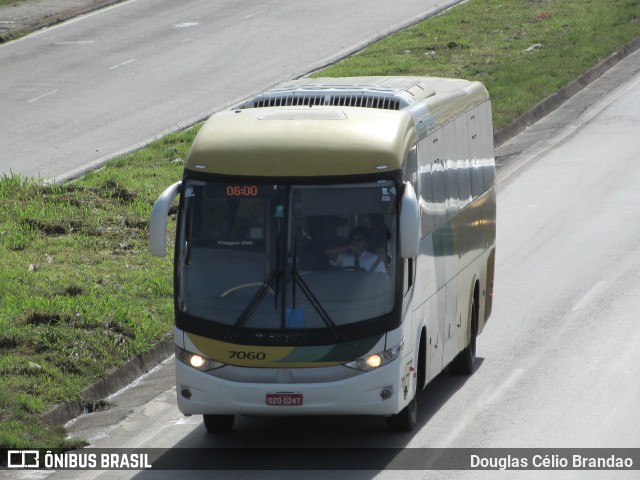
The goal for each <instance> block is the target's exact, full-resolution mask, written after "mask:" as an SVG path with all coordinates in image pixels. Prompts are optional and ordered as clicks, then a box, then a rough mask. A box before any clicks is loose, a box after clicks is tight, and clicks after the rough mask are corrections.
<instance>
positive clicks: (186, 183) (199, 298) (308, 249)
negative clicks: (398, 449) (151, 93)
mask: <svg viewBox="0 0 640 480" xmlns="http://www.w3.org/2000/svg"><path fill="white" fill-rule="evenodd" d="M178 195H179V197H180V202H179V213H178V225H177V232H176V242H175V266H174V287H175V349H176V377H177V380H176V381H177V395H178V406H179V408H180V410H181V411H182V412H183V413H184V414H185V415H203V416H204V424H205V426H206V428H207V430H208V431H210V432H219V431H225V430H228V429H230V428H231V427H232V425H233V423H234V419H235V415H243V414H246V415H270V416H277V415H342V414H344V415H380V416H386V417H387V419H388V422H387V423H388V425H389V427H390V428H391V429H393V430H405V431H407V430H411V429H412V428H413V427H414V426H415V423H416V409H417V400H416V397H417V394H418V392H419V391H420V390H421V389H423V388H424V387H425V386H426V385H427V384H428V383H429V381H431V380H432V379H433V378H434V377H435V376H436V375H438V374H439V373H440V372H441V371H442V370H443V369H445V368H446V367H449V369H450V370H455V371H459V372H466V373H471V372H472V371H473V368H474V360H475V354H476V336H477V335H478V334H479V333H480V332H481V331H482V329H483V328H484V326H485V324H486V322H487V319H488V318H489V315H490V313H491V303H492V294H493V275H494V258H495V231H496V194H495V188H494V154H493V130H492V120H491V104H490V101H489V96H488V93H487V90H486V89H485V87H484V86H483V85H482V84H481V83H478V82H469V81H465V80H457V79H442V78H422V77H419V78H417V77H411V78H406V77H403V78H400V77H368V78H317V79H303V80H297V81H293V82H289V83H286V84H285V85H283V86H281V87H278V88H275V89H273V90H270V91H268V92H266V93H264V94H262V95H259V96H257V97H255V98H252V99H250V100H249V101H247V102H245V103H243V104H242V105H240V106H238V107H237V108H234V109H232V110H229V111H224V112H221V113H216V114H214V115H213V116H212V117H211V118H210V119H209V120H208V121H207V122H206V123H205V124H204V125H203V126H202V128H201V130H200V131H199V133H198V135H197V137H196V139H195V141H194V144H193V146H192V148H191V152H190V154H189V157H188V160H187V162H186V166H185V170H184V177H183V179H182V180H181V181H180V182H178V183H176V184H174V185H172V186H170V187H169V188H167V189H166V190H165V191H164V192H163V193H162V195H161V196H160V197H159V199H158V200H157V202H156V204H155V206H154V208H153V212H152V215H151V221H150V242H151V253H152V254H153V255H158V256H163V255H165V254H166V229H167V214H168V211H169V208H170V206H171V204H172V202H173V200H174V198H175V197H176V196H178Z"/></svg>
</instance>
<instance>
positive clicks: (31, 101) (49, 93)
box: [27, 90, 58, 103]
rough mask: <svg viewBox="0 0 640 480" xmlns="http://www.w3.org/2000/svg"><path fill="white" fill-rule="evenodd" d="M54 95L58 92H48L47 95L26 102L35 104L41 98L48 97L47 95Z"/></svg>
mask: <svg viewBox="0 0 640 480" xmlns="http://www.w3.org/2000/svg"><path fill="white" fill-rule="evenodd" d="M54 93H58V90H51V91H50V92H47V93H45V94H43V95H40V96H39V97H35V98H32V99H30V100H27V103H33V102H36V101H38V100H40V99H41V98H44V97H48V96H49V95H53V94H54Z"/></svg>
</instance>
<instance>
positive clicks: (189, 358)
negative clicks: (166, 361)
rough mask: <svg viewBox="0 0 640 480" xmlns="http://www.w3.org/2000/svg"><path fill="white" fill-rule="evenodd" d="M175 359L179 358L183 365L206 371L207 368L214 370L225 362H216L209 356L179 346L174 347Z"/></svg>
mask: <svg viewBox="0 0 640 480" xmlns="http://www.w3.org/2000/svg"><path fill="white" fill-rule="evenodd" d="M176 359H178V360H180V361H181V362H182V363H184V364H185V365H189V366H190V367H193V368H195V369H196V370H200V371H202V372H206V371H209V370H215V369H216V368H220V367H224V366H225V365H226V364H225V363H222V362H218V361H217V360H211V359H210V358H207V357H203V356H202V355H199V354H197V353H193V352H190V351H188V350H183V349H182V348H180V347H176Z"/></svg>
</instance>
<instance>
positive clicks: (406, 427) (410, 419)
mask: <svg viewBox="0 0 640 480" xmlns="http://www.w3.org/2000/svg"><path fill="white" fill-rule="evenodd" d="M417 422H418V399H417V398H416V397H413V400H411V401H410V402H409V404H408V405H407V406H406V407H404V408H403V409H402V410H400V412H398V413H396V414H395V415H391V416H389V417H387V427H388V428H389V430H391V431H392V432H410V431H411V430H413V429H414V427H415V426H416V423H417Z"/></svg>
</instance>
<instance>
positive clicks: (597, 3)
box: [315, 0, 640, 130]
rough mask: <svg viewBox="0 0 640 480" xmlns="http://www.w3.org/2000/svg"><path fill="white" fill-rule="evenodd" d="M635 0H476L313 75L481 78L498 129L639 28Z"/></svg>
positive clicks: (639, 31) (639, 9)
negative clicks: (488, 96)
mask: <svg viewBox="0 0 640 480" xmlns="http://www.w3.org/2000/svg"><path fill="white" fill-rule="evenodd" d="M639 17H640V4H639V3H638V1H637V0H544V1H543V0H526V1H525V0H471V1H469V2H467V3H465V4H463V5H459V6H457V7H455V8H452V9H450V10H447V11H446V12H444V13H442V14H441V15H438V16H437V17H434V18H432V19H430V20H428V21H425V22H422V23H420V24H418V25H416V26H414V27H412V28H410V29H407V30H405V31H402V32H400V33H397V34H395V35H392V36H391V37H388V38H386V39H383V40H381V41H379V42H376V43H375V44H373V45H370V46H369V47H367V48H366V49H364V50H363V51H361V52H359V53H358V54H356V55H353V56H352V57H349V58H347V59H345V60H344V61H342V62H339V63H337V64H336V65H334V66H332V67H330V68H328V69H326V70H324V71H322V72H318V73H316V75H315V76H325V75H326V76H335V77H345V76H361V75H417V76H433V77H456V78H466V79H469V80H479V81H481V82H483V83H484V84H485V85H486V87H487V89H488V90H489V93H490V94H491V97H492V106H493V111H494V127H495V129H496V130H499V129H501V128H503V127H505V126H507V125H508V124H509V123H510V122H511V121H512V120H513V119H514V118H516V117H517V116H518V115H521V114H522V113H524V112H526V111H527V110H529V109H530V108H531V106H532V105H535V104H536V103H537V102H539V101H540V100H542V99H543V98H545V97H547V96H549V95H551V94H552V93H554V92H556V91H557V90H559V89H560V88H562V87H563V86H564V85H566V84H567V83H569V82H570V81H572V80H574V79H575V78H576V77H577V76H578V75H580V74H581V73H582V72H584V71H586V70H588V69H589V68H591V67H592V66H594V65H595V64H597V63H598V62H600V61H602V60H603V59H605V58H606V57H608V56H609V55H611V54H612V53H613V52H615V51H616V50H618V49H619V48H620V47H621V46H622V45H624V44H626V43H628V42H629V41H631V40H633V39H634V38H636V37H638V36H639V35H640V18H639Z"/></svg>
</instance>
